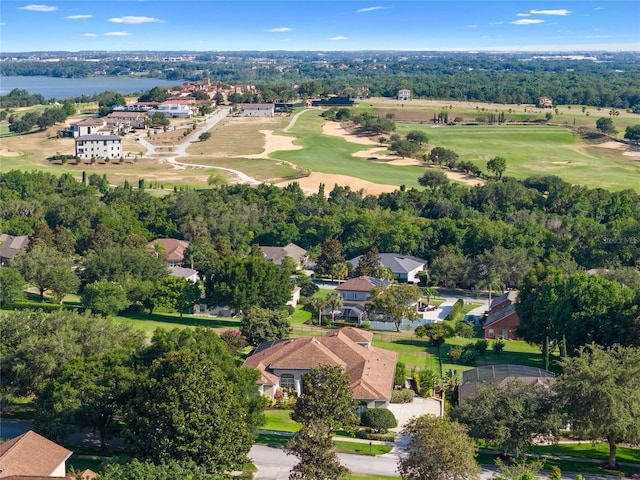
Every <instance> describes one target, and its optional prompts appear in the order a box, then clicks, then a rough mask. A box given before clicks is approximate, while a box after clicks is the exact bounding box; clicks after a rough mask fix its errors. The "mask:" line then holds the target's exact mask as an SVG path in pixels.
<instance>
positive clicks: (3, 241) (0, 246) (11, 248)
mask: <svg viewBox="0 0 640 480" xmlns="http://www.w3.org/2000/svg"><path fill="white" fill-rule="evenodd" d="M28 246H29V237H27V236H26V235H20V236H15V235H7V234H6V233H2V234H0V265H8V264H9V262H10V261H11V259H12V258H13V257H15V256H16V255H17V254H18V252H19V251H20V250H24V249H25V248H27V247H28Z"/></svg>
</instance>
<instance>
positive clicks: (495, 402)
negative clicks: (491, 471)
mask: <svg viewBox="0 0 640 480" xmlns="http://www.w3.org/2000/svg"><path fill="white" fill-rule="evenodd" d="M555 402H556V399H555V396H554V394H553V392H552V391H551V389H550V388H549V387H548V386H545V385H537V384H533V385H528V384H525V383H522V382H521V381H519V380H517V379H516V380H512V381H509V382H507V383H504V384H501V383H492V384H489V385H486V386H480V387H479V388H478V393H477V395H474V396H473V397H472V398H469V399H466V400H465V402H464V403H463V405H462V406H460V407H457V408H455V409H454V410H453V411H452V412H451V417H452V418H453V419H454V420H456V421H458V422H460V423H463V424H465V425H467V427H469V434H470V435H471V436H472V437H473V438H481V439H484V440H487V441H489V442H492V443H493V444H495V446H496V448H498V449H500V450H501V451H502V452H504V453H511V454H514V453H515V454H516V455H519V454H520V453H522V452H523V451H524V450H526V449H527V448H529V447H530V446H531V445H533V441H534V438H546V439H547V440H552V439H555V438H556V437H557V435H558V434H559V431H560V429H561V428H563V427H564V424H563V421H562V416H561V415H560V414H559V413H558V412H556V410H555Z"/></svg>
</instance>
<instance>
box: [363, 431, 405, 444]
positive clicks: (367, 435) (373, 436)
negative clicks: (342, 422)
mask: <svg viewBox="0 0 640 480" xmlns="http://www.w3.org/2000/svg"><path fill="white" fill-rule="evenodd" d="M356 437H358V438H363V439H365V440H379V441H381V442H394V441H395V440H396V434H395V433H394V432H387V433H375V432H372V431H371V430H367V429H363V430H358V431H357V432H356Z"/></svg>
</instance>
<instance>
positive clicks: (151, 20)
mask: <svg viewBox="0 0 640 480" xmlns="http://www.w3.org/2000/svg"><path fill="white" fill-rule="evenodd" d="M109 21H110V22H113V23H127V24H137V23H164V20H160V19H159V18H154V17H134V16H130V15H129V16H125V17H114V18H110V19H109Z"/></svg>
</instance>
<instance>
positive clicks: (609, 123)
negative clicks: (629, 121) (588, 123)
mask: <svg viewBox="0 0 640 480" xmlns="http://www.w3.org/2000/svg"><path fill="white" fill-rule="evenodd" d="M596 128H597V129H598V130H599V131H600V132H602V133H604V134H605V135H614V134H616V133H618V130H617V129H616V127H615V125H614V124H613V119H612V118H607V117H601V118H599V119H598V120H596Z"/></svg>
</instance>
